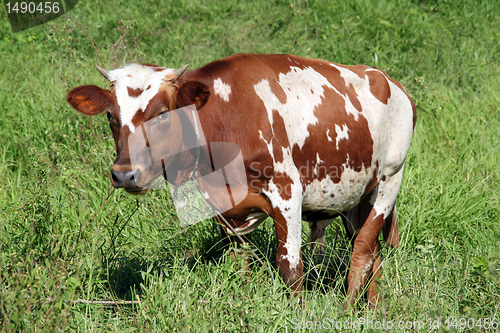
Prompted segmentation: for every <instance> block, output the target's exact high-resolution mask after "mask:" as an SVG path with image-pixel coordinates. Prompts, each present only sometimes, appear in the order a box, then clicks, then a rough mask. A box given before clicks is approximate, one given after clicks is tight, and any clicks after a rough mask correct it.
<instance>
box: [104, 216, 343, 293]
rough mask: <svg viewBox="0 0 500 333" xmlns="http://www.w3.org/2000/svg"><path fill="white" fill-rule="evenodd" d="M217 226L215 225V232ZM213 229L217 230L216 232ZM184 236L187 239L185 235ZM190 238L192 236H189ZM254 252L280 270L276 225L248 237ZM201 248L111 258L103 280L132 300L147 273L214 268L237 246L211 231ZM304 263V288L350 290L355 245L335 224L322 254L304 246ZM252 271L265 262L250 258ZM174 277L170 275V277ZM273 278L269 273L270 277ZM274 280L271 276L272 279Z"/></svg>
mask: <svg viewBox="0 0 500 333" xmlns="http://www.w3.org/2000/svg"><path fill="white" fill-rule="evenodd" d="M216 228H217V226H216V225H215V223H214V230H215V229H216ZM214 230H213V231H214ZM182 237H184V236H182ZM185 237H186V238H187V237H189V236H185ZM246 239H247V240H248V242H249V243H250V250H251V251H255V253H256V254H257V255H258V257H259V258H260V259H261V260H262V262H263V263H264V265H266V264H268V265H269V266H270V267H272V270H273V272H272V274H273V275H274V276H278V274H277V271H276V255H277V240H276V235H275V233H274V227H273V226H272V223H271V224H269V223H267V224H266V225H263V226H261V227H260V228H258V229H257V230H255V231H253V232H252V233H250V234H249V235H247V236H246ZM197 245H198V246H197V247H198V248H197V249H195V250H191V249H187V248H186V249H184V250H182V251H180V250H178V249H177V250H171V249H165V251H162V252H161V253H158V255H157V256H156V258H157V259H155V260H151V259H145V258H143V257H141V256H140V255H139V254H137V255H136V256H127V257H116V258H108V259H105V260H104V263H103V264H104V267H105V269H103V273H102V275H101V280H102V281H105V282H106V284H107V286H108V288H109V289H110V291H111V292H112V293H113V294H114V295H116V297H117V298H119V299H124V300H131V299H132V298H133V297H134V295H140V294H141V284H144V283H145V281H144V278H143V274H142V273H143V272H146V271H148V272H150V273H152V272H153V273H154V272H155V271H156V272H157V273H159V274H160V273H161V272H169V271H172V273H174V274H175V272H174V271H175V270H176V269H178V267H179V266H184V267H186V268H188V269H189V270H193V271H196V270H200V269H202V270H204V269H213V267H208V266H209V264H210V263H212V264H215V265H222V264H223V258H225V257H226V256H227V255H228V254H229V251H232V250H234V249H235V248H234V247H233V246H229V247H224V245H223V241H222V239H221V237H220V235H217V232H215V231H214V232H211V233H209V234H207V235H205V236H204V237H203V238H201V239H199V240H198V242H197ZM302 254H303V262H304V289H305V290H311V291H312V290H314V291H317V292H320V293H321V294H327V293H328V292H330V291H331V290H339V291H340V292H341V293H343V294H345V293H346V291H347V272H348V268H349V264H350V255H351V246H350V241H349V240H348V239H347V238H346V237H345V232H344V230H343V228H342V227H339V226H338V225H336V224H334V223H332V225H331V226H330V227H329V228H328V229H327V232H326V235H325V241H324V245H323V248H322V250H321V251H318V249H316V250H314V251H313V250H312V249H311V243H304V245H303V247H302ZM249 260H250V268H251V270H253V269H260V267H261V263H259V262H258V261H257V260H255V259H253V258H252V257H249ZM169 275H170V274H169ZM268 275H269V274H268ZM270 278H271V277H270Z"/></svg>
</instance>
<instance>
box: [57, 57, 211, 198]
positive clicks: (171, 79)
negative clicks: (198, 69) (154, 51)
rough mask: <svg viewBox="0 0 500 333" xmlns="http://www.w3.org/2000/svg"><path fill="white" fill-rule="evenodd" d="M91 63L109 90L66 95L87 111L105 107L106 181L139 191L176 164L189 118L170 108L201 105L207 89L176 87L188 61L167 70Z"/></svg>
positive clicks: (91, 88) (86, 88) (83, 88)
mask: <svg viewBox="0 0 500 333" xmlns="http://www.w3.org/2000/svg"><path fill="white" fill-rule="evenodd" d="M96 67H97V69H98V70H99V72H100V73H101V74H102V75H103V76H104V77H105V78H106V79H108V80H109V81H110V82H111V88H110V90H106V89H102V88H99V87H97V86H94V85H86V86H81V87H77V88H74V89H73V90H71V91H70V92H69V93H68V95H67V96H66V99H67V101H68V103H69V104H71V106H72V107H73V108H75V109H76V110H77V111H79V112H81V113H83V114H86V115H96V114H99V113H102V112H104V111H106V115H107V117H108V120H109V125H110V127H111V131H112V132H113V137H114V140H115V146H116V159H115V161H114V164H113V166H112V168H111V174H110V178H111V183H112V184H113V186H114V187H116V188H124V189H125V190H126V191H127V192H129V193H132V194H143V193H145V192H146V191H147V189H148V186H149V185H150V183H151V182H152V181H153V180H154V179H156V178H158V177H159V176H161V175H162V173H163V174H166V173H165V171H166V170H168V169H169V168H174V169H176V168H177V169H179V168H180V167H181V166H180V163H182V162H181V161H180V159H181V158H182V157H181V156H180V154H179V152H181V151H182V145H183V142H182V141H183V135H184V134H185V133H183V132H185V131H186V128H189V125H190V124H191V120H190V119H188V118H187V117H186V114H185V113H182V112H174V110H176V109H178V108H179V107H184V106H187V105H190V104H195V105H196V107H197V108H198V109H199V108H201V107H202V106H203V104H204V103H205V101H206V100H207V99H208V91H207V88H206V87H205V86H204V85H203V84H201V83H199V82H196V83H195V84H194V85H193V83H192V82H186V83H184V84H183V85H182V86H179V81H178V79H179V77H180V76H181V75H182V74H183V73H184V71H185V70H186V68H187V65H185V66H183V67H181V68H179V69H168V68H163V67H159V66H155V65H150V64H146V65H141V64H129V65H127V66H125V67H123V68H119V69H115V70H111V71H107V70H105V69H103V68H101V67H99V66H96ZM184 86H185V87H184ZM184 136H185V135H184ZM146 148H147V149H146ZM151 161H153V162H151ZM171 174H172V173H171Z"/></svg>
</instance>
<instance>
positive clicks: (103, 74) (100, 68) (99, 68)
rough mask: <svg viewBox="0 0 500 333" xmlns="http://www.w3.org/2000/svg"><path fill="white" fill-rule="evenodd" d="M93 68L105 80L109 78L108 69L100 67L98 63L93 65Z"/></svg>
mask: <svg viewBox="0 0 500 333" xmlns="http://www.w3.org/2000/svg"><path fill="white" fill-rule="evenodd" d="M95 68H97V70H98V71H99V73H101V74H102V76H104V77H105V78H106V79H107V80H109V71H108V70H107V69H104V68H102V67H101V66H99V65H95Z"/></svg>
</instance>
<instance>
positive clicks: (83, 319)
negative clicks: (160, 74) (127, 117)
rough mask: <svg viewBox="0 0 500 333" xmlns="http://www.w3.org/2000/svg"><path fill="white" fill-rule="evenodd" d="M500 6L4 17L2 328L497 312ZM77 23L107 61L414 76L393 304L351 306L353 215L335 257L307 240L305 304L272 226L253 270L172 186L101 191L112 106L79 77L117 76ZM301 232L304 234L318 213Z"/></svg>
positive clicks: (127, 327)
mask: <svg viewBox="0 0 500 333" xmlns="http://www.w3.org/2000/svg"><path fill="white" fill-rule="evenodd" d="M292 3H293V6H292ZM498 9H499V6H498V3H497V2H496V1H494V0H484V1H476V0H465V1H459V0H448V1H441V0H435V1H431V0H429V1H419V0H413V1H411V0H402V1H393V0H380V1H368V0H354V1H307V0H306V1H300V2H295V1H281V0H276V1H273V2H269V1H264V0H256V1H252V2H250V1H248V2H238V1H233V0H229V1H193V0H187V1H166V2H161V1H151V2H134V1H128V2H126V1H118V0H114V1H110V2H109V3H108V2H106V3H104V2H102V1H95V0H89V1H85V0H81V1H80V3H79V4H78V5H77V6H76V8H75V9H74V10H72V11H71V12H70V13H69V18H71V20H68V19H67V18H65V17H61V18H59V19H57V20H55V21H52V22H49V23H48V24H45V25H43V26H39V27H36V28H33V29H30V30H27V31H24V32H21V33H17V34H12V33H11V31H10V27H9V25H8V21H7V17H6V14H5V12H4V11H0V12H1V14H0V15H1V17H2V21H1V23H0V54H1V59H2V60H1V63H0V73H1V75H0V112H1V114H2V117H0V142H1V143H2V144H1V146H0V264H1V273H0V329H1V330H2V331H50V332H54V331H89V332H93V331H99V332H101V331H117V332H128V331H140V332H143V331H156V332H193V331H200V332H255V331H262V332H290V331H311V332H313V331H317V330H315V329H311V330H308V329H306V327H307V321H316V320H319V321H323V320H325V319H328V320H332V321H335V320H338V321H342V322H344V321H346V320H354V321H357V320H358V319H359V318H365V317H366V316H367V315H369V316H370V318H373V319H374V320H380V321H381V320H383V319H385V320H394V321H395V322H397V320H403V321H418V320H422V321H425V323H426V325H427V326H426V328H425V329H422V330H421V331H434V330H433V329H430V328H429V326H428V323H429V322H430V321H431V320H436V319H438V318H439V319H440V320H441V324H442V327H441V329H442V331H446V330H447V329H446V326H445V325H444V321H445V320H446V319H447V318H451V317H464V318H466V319H468V318H473V319H475V320H479V319H482V321H483V322H484V320H485V318H496V320H497V321H498V320H500V318H499V317H500V313H499V312H500V175H499V167H498V165H499V162H500V157H499V156H500V145H499V129H500V108H499V105H500V93H499V92H498V91H499V87H500V56H499V55H500V43H499V41H500V12H499V11H498ZM75 22H78V24H80V25H81V26H82V27H83V28H84V29H85V30H86V31H87V32H88V34H89V35H90V36H91V37H92V39H93V41H94V43H95V44H96V46H97V47H98V48H99V50H100V53H101V55H102V57H103V59H104V61H105V66H106V67H107V68H112V67H117V66H121V65H122V64H124V63H127V62H130V61H147V62H154V63H157V64H160V65H164V66H169V67H180V66H181V65H183V64H185V63H190V64H191V68H196V67H198V66H201V65H203V64H205V63H207V62H209V61H212V60H216V59H220V58H222V57H225V56H228V55H231V54H234V53H237V52H259V53H292V54H297V55H300V56H306V57H313V58H322V59H326V60H330V61H335V62H339V63H344V64H357V63H363V64H367V65H371V66H377V67H379V68H381V69H383V70H385V71H387V72H388V74H389V75H391V76H392V77H393V78H395V79H397V80H398V81H400V82H401V83H402V84H403V85H404V86H405V87H406V88H407V90H408V91H409V93H410V94H411V95H412V96H413V97H414V100H415V103H416V105H417V108H418V122H417V125H416V129H415V135H414V138H413V141H412V145H411V148H410V152H409V155H408V159H407V164H406V168H405V178H404V183H403V186H402V188H401V192H400V195H399V199H398V209H399V214H398V218H399V223H400V232H401V240H402V242H401V246H400V248H398V249H396V250H392V249H390V248H386V247H384V249H383V258H384V269H383V279H382V281H381V286H382V290H383V291H382V293H383V299H382V301H381V304H380V307H379V309H378V310H376V311H374V312H369V311H367V310H366V309H365V308H364V303H363V302H360V304H359V307H358V309H357V310H356V312H355V313H354V314H345V313H343V312H342V311H341V305H342V303H343V301H344V299H345V286H344V284H345V278H346V269H347V267H348V265H349V257H350V251H351V248H350V246H349V242H348V240H346V239H345V233H344V231H343V228H342V227H341V223H340V222H339V221H336V222H335V223H334V224H332V226H330V227H329V229H328V230H327V235H326V238H327V239H326V256H324V257H323V258H321V257H318V256H312V255H311V253H310V251H309V247H308V246H307V245H305V246H304V259H305V270H306V272H307V275H306V278H307V282H306V285H307V293H306V296H305V309H304V310H300V309H299V308H298V307H297V306H296V305H295V304H293V300H291V299H290V298H289V296H288V292H287V290H286V288H285V287H284V284H283V283H282V282H281V281H280V280H279V278H278V277H277V274H276V271H275V270H274V268H272V267H274V257H275V254H276V252H275V251H276V250H275V248H276V239H275V237H274V231H273V227H272V223H271V222H270V221H267V222H266V223H264V224H263V225H262V226H261V227H260V228H259V229H258V230H257V231H256V232H255V233H254V235H252V237H251V240H252V241H253V244H251V245H250V249H251V250H256V251H257V252H258V253H259V254H260V256H261V258H263V260H264V262H265V263H266V265H267V266H266V267H261V265H260V264H257V263H255V264H253V265H252V267H251V271H250V274H246V273H245V272H241V269H242V267H243V264H242V260H244V259H243V258H242V257H241V256H240V257H239V258H238V259H237V260H236V261H233V260H231V259H230V256H229V254H228V253H227V252H224V251H223V250H222V249H221V247H222V246H221V244H220V240H219V237H218V232H217V229H216V227H215V225H214V223H213V221H205V222H202V223H198V224H196V225H193V226H190V227H188V228H180V227H179V221H178V219H177V218H176V216H175V209H174V206H173V203H172V200H171V198H170V196H169V194H168V193H167V192H166V191H153V192H152V193H148V194H147V195H146V196H143V197H134V196H131V195H127V194H126V193H124V192H123V191H114V192H113V193H112V194H111V195H110V196H109V199H108V200H107V201H105V200H106V198H107V197H108V195H109V193H110V192H111V190H112V188H111V185H110V183H109V179H108V177H109V176H108V173H109V168H110V166H111V164H112V161H113V158H114V148H113V147H114V143H113V141H112V137H111V133H110V131H109V128H108V126H107V124H106V120H105V117H101V116H96V117H83V116H81V115H79V114H77V112H75V111H74V110H73V109H71V108H70V106H69V105H68V104H67V103H66V102H65V94H66V93H67V91H68V90H69V89H71V88H72V87H75V86H77V85H82V84H97V85H100V86H105V82H104V80H103V79H102V77H101V76H100V74H99V73H98V72H97V71H96V70H95V69H94V64H96V63H97V64H101V63H100V60H99V56H98V54H97V53H96V51H95V50H94V48H93V47H92V44H91V43H90V41H89V40H88V38H87V37H86V35H85V33H84V32H83V31H82V30H81V29H80V28H79V27H78V26H77V25H76V24H75ZM101 65H102V64H101ZM103 202H105V203H104V205H103ZM101 205H102V209H100V208H101ZM303 235H304V242H305V243H307V235H308V230H307V226H304V233H303ZM269 267H271V270H270V269H269ZM79 299H84V300H135V301H139V302H138V303H136V304H123V305H116V306H109V305H101V304H87V303H81V302H75V301H76V300H79ZM298 323H302V324H303V325H301V326H302V328H303V329H297V330H295V329H294V328H296V327H297V325H298ZM452 323H453V322H452ZM311 325H312V323H311ZM324 328H325V327H324ZM455 328H457V327H455ZM458 328H459V329H458V331H464V330H461V329H460V327H458ZM450 329H451V330H452V331H453V327H450ZM360 330H361V329H359V330H358V329H353V330H352V331H360ZM362 330H364V331H378V329H377V327H373V329H372V327H370V326H369V325H368V326H366V325H365V326H364V327H363V328H362ZM474 330H475V331H477V332H480V331H485V329H484V328H483V329H480V328H479V327H476V328H475V329H474ZM332 331H333V330H332ZM407 331H410V329H408V330H407ZM468 331H470V330H468Z"/></svg>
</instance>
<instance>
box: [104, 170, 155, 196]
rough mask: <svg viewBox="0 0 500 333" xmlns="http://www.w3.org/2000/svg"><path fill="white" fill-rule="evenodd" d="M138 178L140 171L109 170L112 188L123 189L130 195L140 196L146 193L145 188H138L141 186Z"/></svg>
mask: <svg viewBox="0 0 500 333" xmlns="http://www.w3.org/2000/svg"><path fill="white" fill-rule="evenodd" d="M140 176H141V170H140V169H132V170H125V171H120V170H114V169H111V183H112V184H113V186H114V187H116V188H123V189H125V191H127V192H129V193H132V194H142V193H145V192H146V191H147V186H140V185H141V184H139V179H140Z"/></svg>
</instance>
